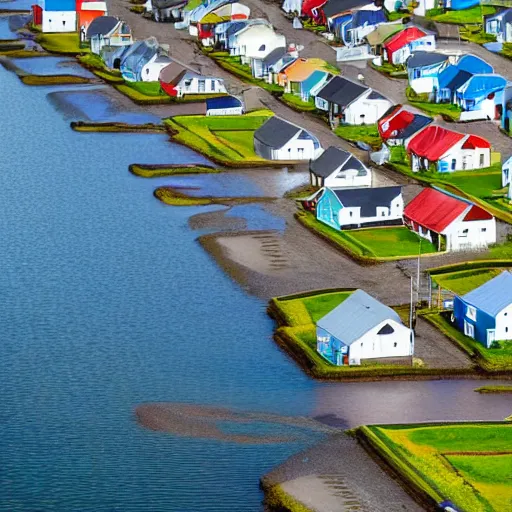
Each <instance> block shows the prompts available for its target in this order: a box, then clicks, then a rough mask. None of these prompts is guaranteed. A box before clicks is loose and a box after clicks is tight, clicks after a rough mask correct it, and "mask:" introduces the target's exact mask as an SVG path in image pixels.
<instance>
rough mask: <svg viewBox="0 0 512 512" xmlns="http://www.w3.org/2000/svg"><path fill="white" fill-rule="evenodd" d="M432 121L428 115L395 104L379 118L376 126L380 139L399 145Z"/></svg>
mask: <svg viewBox="0 0 512 512" xmlns="http://www.w3.org/2000/svg"><path fill="white" fill-rule="evenodd" d="M432 121H433V119H432V118H430V117H428V116H425V115H422V114H416V113H414V112H411V111H410V110H407V109H406V108H405V107H404V106H403V105H396V106H394V107H393V108H392V109H390V110H388V112H387V113H386V114H384V115H383V116H382V117H381V118H380V119H379V121H378V123H377V128H378V130H379V135H380V137H381V139H382V140H384V141H385V142H386V143H387V144H389V145H391V146H400V145H403V144H405V142H406V140H407V139H409V138H410V137H412V136H413V135H414V134H416V133H417V132H419V131H420V130H422V129H423V128H425V126H427V125H428V124H430V123H431V122H432Z"/></svg>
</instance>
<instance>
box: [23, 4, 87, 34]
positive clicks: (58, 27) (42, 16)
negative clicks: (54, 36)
mask: <svg viewBox="0 0 512 512" xmlns="http://www.w3.org/2000/svg"><path fill="white" fill-rule="evenodd" d="M37 6H38V7H37V8H35V9H33V10H34V23H36V21H40V23H39V24H40V25H41V31H42V32H76V30H77V28H76V2H75V0H38V1H37ZM36 24H37V23H36Z"/></svg>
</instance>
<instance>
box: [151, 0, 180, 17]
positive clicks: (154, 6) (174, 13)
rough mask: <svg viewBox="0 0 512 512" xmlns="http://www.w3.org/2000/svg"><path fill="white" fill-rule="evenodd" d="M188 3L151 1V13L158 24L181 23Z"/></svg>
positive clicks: (176, 0) (168, 0) (172, 0)
mask: <svg viewBox="0 0 512 512" xmlns="http://www.w3.org/2000/svg"><path fill="white" fill-rule="evenodd" d="M187 3H188V1H187V0H150V7H151V9H150V12H151V15H152V18H153V19H154V20H155V21H157V22H173V21H180V20H181V19H182V10H183V8H184V7H185V6H186V5H187Z"/></svg>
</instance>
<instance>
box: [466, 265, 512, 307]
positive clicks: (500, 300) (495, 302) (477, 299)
mask: <svg viewBox="0 0 512 512" xmlns="http://www.w3.org/2000/svg"><path fill="white" fill-rule="evenodd" d="M462 299H463V300H464V302H466V303H467V304H470V305H471V306H474V307H475V308H477V309H479V310H480V311H483V312H484V313H487V314H488V315H491V316H493V317H494V316H496V315H497V314H498V313H499V312H500V311H502V310H503V309H504V308H506V307H507V306H510V304H512V273H511V272H509V271H508V270H506V271H504V272H502V273H501V274H500V275H499V276H496V277H495V278H494V279H491V280H490V281H487V283H485V284H483V285H482V286H480V287H479V288H476V289H475V290H473V291H472V292H469V293H467V294H466V295H464V296H463V297H462Z"/></svg>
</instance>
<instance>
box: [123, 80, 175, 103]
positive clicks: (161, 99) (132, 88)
mask: <svg viewBox="0 0 512 512" xmlns="http://www.w3.org/2000/svg"><path fill="white" fill-rule="evenodd" d="M139 83H143V82H130V83H128V82H127V83H124V84H119V85H115V86H114V87H115V88H116V89H117V90H118V91H119V92H120V93H122V94H124V95H125V96H128V98H130V99H131V100H132V101H133V102H134V103H137V104H139V105H154V104H156V105H159V104H165V103H171V97H170V96H168V95H167V94H160V95H158V96H155V95H153V94H151V95H149V94H146V92H147V91H152V92H154V91H155V88H154V87H153V88H145V87H138V86H137V85H133V84H139ZM139 89H140V90H139Z"/></svg>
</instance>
